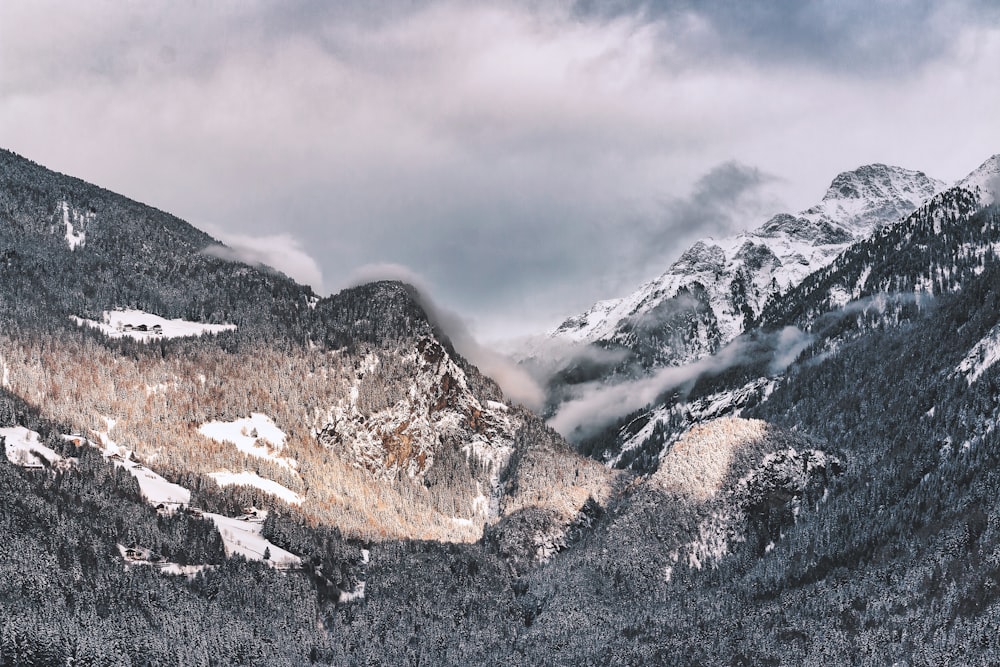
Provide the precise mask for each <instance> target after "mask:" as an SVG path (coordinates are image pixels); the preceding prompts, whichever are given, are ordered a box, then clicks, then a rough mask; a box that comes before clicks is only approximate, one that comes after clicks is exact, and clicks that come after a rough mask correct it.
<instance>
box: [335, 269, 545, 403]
mask: <svg viewBox="0 0 1000 667" xmlns="http://www.w3.org/2000/svg"><path fill="white" fill-rule="evenodd" d="M377 280H399V281H402V282H405V283H407V284H409V285H412V286H413V287H415V288H416V290H417V294H418V295H419V298H420V305H421V306H422V307H423V309H424V312H426V313H427V316H428V317H429V318H430V321H431V323H432V324H434V325H435V326H437V328H438V329H440V330H441V331H442V332H443V333H444V334H445V335H446V336H447V337H448V339H449V340H450V341H451V344H452V345H453V346H454V348H455V351H456V352H458V353H459V354H460V355H462V356H463V357H465V358H466V359H468V360H469V362H471V363H472V365H474V366H475V367H476V368H478V369H479V370H480V371H481V372H482V373H483V374H484V375H486V376H487V377H489V378H492V379H493V380H494V381H495V382H496V383H497V384H498V385H500V389H502V390H503V393H504V395H506V396H507V398H509V399H511V400H512V401H514V402H516V403H520V404H521V405H524V406H525V407H527V408H529V409H531V410H536V411H537V410H540V409H541V408H542V406H543V405H544V403H545V392H544V390H543V389H542V388H541V386H540V385H539V383H538V382H537V381H536V380H535V379H534V378H533V377H532V376H531V374H530V373H529V372H528V371H527V370H525V369H524V368H522V367H521V366H520V365H518V364H517V363H516V362H515V361H513V360H512V359H510V358H509V357H507V356H505V355H503V354H501V353H499V352H497V351H496V350H493V349H490V348H488V347H486V346H483V345H481V344H480V343H479V342H478V341H477V340H476V339H475V337H474V336H473V335H472V332H470V331H469V327H468V325H467V324H466V322H465V320H464V319H463V318H462V317H461V316H459V315H457V314H456V313H454V312H451V311H450V310H448V309H447V308H443V307H441V306H440V305H438V304H437V303H435V302H434V300H433V299H432V298H431V296H430V288H429V287H428V283H427V281H426V280H425V279H424V278H423V276H421V275H420V274H418V273H417V272H415V271H413V270H412V269H410V268H408V267H406V266H403V265H400V264H391V263H385V264H369V265H366V266H363V267H361V268H360V269H358V270H357V271H356V272H355V273H354V275H352V276H351V279H350V280H349V284H350V285H360V284H364V283H368V282H373V281H377Z"/></svg>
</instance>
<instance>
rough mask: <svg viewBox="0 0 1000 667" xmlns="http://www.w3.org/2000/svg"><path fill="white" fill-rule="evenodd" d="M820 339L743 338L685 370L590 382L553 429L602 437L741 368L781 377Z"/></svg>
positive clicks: (797, 333)
mask: <svg viewBox="0 0 1000 667" xmlns="http://www.w3.org/2000/svg"><path fill="white" fill-rule="evenodd" d="M815 340H816V336H815V335H813V334H811V333H806V332H803V331H801V330H800V329H798V328H797V327H794V326H787V327H784V328H783V329H781V330H780V331H776V332H759V331H758V332H753V333H752V334H744V335H742V336H739V337H737V338H736V339H735V340H733V341H732V342H730V343H729V344H727V345H726V346H724V347H723V348H722V349H721V350H719V352H717V353H716V354H714V355H712V356H710V357H704V358H702V359H699V360H697V361H695V362H692V363H690V364H685V365H683V366H671V367H668V368H663V369H660V370H658V371H656V372H655V373H654V374H653V375H651V376H648V377H643V378H640V379H638V380H633V381H628V382H622V383H619V384H612V385H609V384H606V383H604V382H601V381H596V382H591V383H587V384H584V385H582V386H579V387H576V388H575V390H576V391H577V395H576V397H575V398H572V399H571V400H569V401H567V402H566V403H564V404H563V405H562V406H560V408H559V410H558V412H557V413H556V414H555V416H553V417H552V418H551V419H550V420H549V426H551V427H552V428H554V429H555V430H556V431H558V432H559V433H561V434H562V435H563V436H564V437H566V438H567V439H572V440H575V441H578V440H581V439H584V438H586V437H588V436H590V435H593V434H595V433H597V432H598V431H599V430H600V429H601V428H603V427H605V426H607V425H608V424H611V423H613V422H614V421H615V420H617V419H619V418H621V417H624V416H625V415H627V414H629V413H631V412H634V411H636V410H639V409H642V408H644V407H646V406H648V405H650V404H653V403H655V402H656V401H657V400H659V399H660V398H661V397H662V396H663V395H664V394H666V393H667V392H670V391H673V390H677V389H680V390H682V391H683V390H685V388H687V389H690V387H692V386H693V385H694V383H695V382H696V381H697V380H698V379H699V378H701V377H705V376H711V375H717V374H719V373H722V372H723V371H725V370H727V369H730V368H733V367H735V366H738V365H742V364H754V365H756V364H759V363H763V364H766V367H767V372H768V373H770V374H771V375H779V374H781V373H783V372H784V371H785V369H786V368H788V366H789V365H791V364H792V363H793V362H794V361H795V360H796V359H798V357H799V355H800V354H802V352H803V351H805V349H806V348H808V347H809V346H810V345H812V344H813V342H815Z"/></svg>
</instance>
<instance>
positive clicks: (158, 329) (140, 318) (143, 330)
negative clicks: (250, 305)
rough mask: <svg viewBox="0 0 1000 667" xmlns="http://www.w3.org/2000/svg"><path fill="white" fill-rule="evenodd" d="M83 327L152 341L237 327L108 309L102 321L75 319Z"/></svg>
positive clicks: (122, 336)
mask: <svg viewBox="0 0 1000 667" xmlns="http://www.w3.org/2000/svg"><path fill="white" fill-rule="evenodd" d="M70 319H72V320H73V321H74V322H76V324H77V325H79V326H88V327H93V328H95V329H100V330H101V331H103V332H104V333H105V334H107V335H108V336H109V337H110V338H126V337H127V338H134V339H136V340H141V341H150V340H154V339H157V338H183V337H186V336H201V335H202V334H215V333H221V332H223V331H233V330H235V329H236V325H235V324H204V323H202V322H191V321H189V320H181V319H175V320H168V319H165V318H163V317H160V316H159V315H153V314H152V313H147V312H145V311H142V310H106V311H104V313H103V315H102V318H101V321H100V322H98V321H97V320H87V319H83V318H82V317H72V316H71V318H70Z"/></svg>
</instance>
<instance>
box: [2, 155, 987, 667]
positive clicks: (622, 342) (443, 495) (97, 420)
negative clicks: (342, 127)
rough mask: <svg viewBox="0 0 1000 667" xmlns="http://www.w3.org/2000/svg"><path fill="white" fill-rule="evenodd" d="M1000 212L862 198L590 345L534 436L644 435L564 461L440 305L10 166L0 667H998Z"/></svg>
mask: <svg viewBox="0 0 1000 667" xmlns="http://www.w3.org/2000/svg"><path fill="white" fill-rule="evenodd" d="M998 182H1000V156H995V157H993V158H991V159H990V160H988V161H987V162H986V163H985V164H983V165H982V166H981V167H979V168H978V169H976V170H975V171H974V172H972V173H971V174H970V176H969V177H968V178H966V179H963V180H962V181H960V182H959V183H957V184H956V185H954V186H952V187H950V188H947V187H946V186H944V185H943V184H942V183H940V182H938V181H935V180H933V179H931V178H929V177H927V176H925V175H924V174H923V173H921V172H915V171H908V170H905V169H901V168H897V167H887V166H885V165H870V166H867V167H862V168H859V169H857V170H855V171H853V172H845V173H843V174H841V175H839V176H837V177H836V178H835V179H834V181H833V183H832V185H831V187H830V188H829V190H828V191H827V193H826V195H825V196H824V198H823V200H822V202H821V203H820V204H818V205H817V206H814V207H812V208H810V209H807V210H806V211H803V212H801V213H799V214H796V215H779V216H775V217H774V218H772V219H771V220H768V221H767V222H765V223H764V224H763V225H761V226H759V227H758V228H756V229H754V230H753V231H751V232H747V233H744V234H739V235H736V236H734V237H732V238H728V239H722V240H704V241H702V242H699V243H697V244H695V245H694V246H693V247H692V248H691V249H689V250H688V251H687V252H685V253H684V254H683V255H682V256H681V258H680V259H679V260H678V261H677V262H675V263H674V264H673V265H672V266H671V267H670V268H669V269H668V271H667V272H666V273H664V274H663V275H662V276H661V277H660V278H659V279H657V280H655V281H653V282H651V283H648V284H647V285H645V286H643V287H642V288H640V289H639V290H638V291H637V292H635V293H634V294H633V295H630V296H628V297H625V298H623V299H619V300H614V301H611V302H603V303H602V304H598V305H597V306H595V307H594V308H592V309H591V310H590V311H588V312H587V313H585V314H583V315H581V316H579V317H575V318H571V319H570V320H567V322H565V323H564V324H563V325H562V326H560V327H559V329H557V330H556V331H555V332H554V333H553V335H552V339H553V341H555V343H556V344H557V346H558V347H559V349H561V347H562V346H563V345H564V344H567V343H569V344H572V347H573V348H574V350H575V351H574V356H573V357H572V359H573V360H572V361H570V362H567V361H566V358H565V357H558V358H555V357H553V358H538V359H536V363H538V364H539V365H543V366H545V365H547V366H548V367H550V368H556V369H557V370H558V372H557V373H556V374H555V375H554V376H553V379H552V381H551V382H550V384H549V390H550V399H549V406H548V412H547V413H546V414H545V415H544V416H554V417H553V420H552V421H553V422H554V421H555V420H556V419H558V417H559V415H560V414H563V415H565V414H567V413H565V412H563V411H564V410H566V409H567V408H573V407H574V406H575V407H577V408H581V410H582V409H586V410H590V411H591V412H592V411H593V410H592V409H591V408H592V407H593V406H595V405H597V404H598V403H597V402H592V403H586V401H588V400H590V401H602V400H603V401H604V403H607V400H605V399H610V398H616V399H618V398H622V397H624V396H630V397H634V396H640V397H642V399H643V400H641V401H639V403H638V404H636V405H633V406H631V407H630V408H629V409H628V410H625V413H624V414H614V413H609V415H610V416H609V417H608V418H607V419H606V423H602V424H601V428H600V429H598V430H596V431H594V432H591V433H588V434H587V435H585V436H581V437H574V438H573V439H574V443H573V444H570V443H569V442H567V441H566V440H565V439H564V438H563V437H562V436H560V435H559V433H557V432H556V431H554V430H553V429H552V428H550V427H549V425H547V424H546V423H545V422H544V421H543V418H542V416H538V415H536V414H533V413H532V412H531V411H529V410H527V409H526V408H524V407H522V406H519V405H516V404H514V403H513V402H512V401H510V400H508V399H507V398H505V397H504V395H503V393H502V392H501V390H500V389H499V387H498V386H497V385H496V384H495V383H494V382H493V381H492V380H491V379H490V378H488V377H486V376H484V375H483V374H482V373H481V372H480V371H479V370H478V369H477V368H475V366H473V365H472V364H471V363H470V362H469V361H468V360H466V359H464V358H463V357H462V356H461V355H460V354H458V353H457V352H456V350H455V349H454V347H453V346H452V344H451V342H450V340H449V339H448V336H447V334H446V332H445V331H443V330H442V328H441V325H440V323H438V322H436V321H435V320H434V318H433V315H432V314H430V311H429V309H428V308H426V304H425V302H424V299H423V296H422V295H420V294H419V293H418V292H417V291H416V290H414V289H413V288H412V287H410V286H408V285H405V284H402V283H398V282H377V283H371V284H367V285H361V286H358V287H354V288H350V289H347V290H344V291H342V292H340V293H337V294H334V295H331V296H327V297H320V296H319V295H317V294H315V293H314V292H313V291H312V290H311V289H310V288H308V287H304V286H301V285H298V284H296V283H295V282H294V281H292V280H290V279H289V278H287V277H285V276H283V275H281V274H280V273H277V272H276V271H274V270H272V269H270V268H268V267H265V266H256V265H250V264H246V263H243V262H240V261H233V260H232V257H233V256H234V255H233V253H231V252H228V251H227V249H226V248H225V247H224V246H223V245H222V244H221V243H219V242H218V241H217V240H215V239H213V238H211V237H210V236H208V235H207V234H204V233H203V232H201V231H199V230H197V229H195V228H194V227H192V226H190V225H189V224H187V223H185V222H184V221H182V220H179V219H177V218H175V217H173V216H171V215H169V214H167V213H164V212H162V211H158V210H155V209H153V208H151V207H148V206H145V205H142V204H140V203H138V202H134V201H131V200H129V199H127V198H126V197H123V196H121V195H117V194H114V193H111V192H108V191H106V190H103V189H101V188H99V187H97V186H94V185H91V184H88V183H85V182H83V181H80V180H78V179H75V178H72V177H69V176H64V175H61V174H56V173H54V172H52V171H50V170H47V169H45V168H44V167H41V166H40V165H37V164H34V163H32V162H31V161H29V160H27V159H24V158H22V157H20V156H17V155H15V154H13V153H10V152H6V151H3V152H0V326H2V329H0V372H2V376H0V379H2V383H0V439H2V440H3V451H4V457H2V458H0V500H2V501H0V536H2V538H3V539H2V540H0V612H2V613H0V617H2V619H3V620H2V621H0V664H8V663H10V664H41V665H47V664H74V665H103V664H271V665H281V664H288V665H299V664H306V663H312V664H337V665H340V664H393V665H398V664H504V665H509V664H532V665H534V664H538V665H547V664H551V665H560V664H567V665H568V664H574V665H575V664H685V665H686V664H746V665H751V664H772V665H780V664H885V663H891V662H902V663H904V664H928V665H932V664H945V663H954V662H961V663H966V664H973V663H976V664H979V663H983V664H989V663H991V662H994V661H996V659H997V658H998V657H1000V641H998V639H997V636H996V633H995V627H996V623H997V621H998V619H1000V565H998V563H1000V502H998V500H997V498H998V495H997V489H998V488H1000V478H998V476H997V473H996V471H997V470H1000V466H998V465H997V463H1000V434H998V433H997V431H996V429H995V424H996V421H997V418H998V417H1000V392H998V389H997V387H998V386H1000V385H998V383H1000V366H997V365H996V364H995V362H996V361H997V360H998V359H1000V333H998V331H1000V289H998V285H1000V262H998V249H1000V212H998V210H997V207H996V205H995V204H994V201H995V197H996V192H997V184H998ZM555 349H557V347H556V346H554V347H551V348H549V347H546V346H543V347H541V348H539V349H538V350H536V352H535V354H536V356H539V357H540V355H544V354H547V353H548V352H547V350H555ZM581 349H582V350H584V353H583V354H582V355H581V354H580V353H579V350H581ZM560 354H562V353H561V352H560ZM581 359H585V360H586V361H581ZM637 388H641V391H640V390H639V389H637ZM602 392H617V393H612V394H605V393H602ZM581 402H583V403H581ZM624 404H627V401H626V402H625V403H624Z"/></svg>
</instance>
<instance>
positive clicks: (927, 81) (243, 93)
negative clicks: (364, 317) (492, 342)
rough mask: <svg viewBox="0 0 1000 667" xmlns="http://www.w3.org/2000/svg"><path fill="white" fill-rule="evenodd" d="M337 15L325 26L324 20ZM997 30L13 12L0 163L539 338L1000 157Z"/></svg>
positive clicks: (832, 14) (934, 12)
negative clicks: (384, 275)
mask: <svg viewBox="0 0 1000 667" xmlns="http://www.w3.org/2000/svg"><path fill="white" fill-rule="evenodd" d="M329 5H334V6H335V7H334V8H331V7H330V6H329ZM998 18H1000V17H998V12H997V11H996V10H995V9H992V8H991V3H988V2H985V1H984V2H974V1H972V0H970V1H969V2H949V3H938V2H930V1H916V0H913V1H906V0H901V1H898V2H885V3H872V2H861V1H843V2H840V1H838V2H831V1H829V0H826V1H822V2H799V1H797V0H796V1H793V0H783V1H776V2H770V3H742V2H726V1H723V0H707V1H705V2H693V1H687V2H680V1H678V2H667V1H665V2H653V1H651V2H644V3H633V2H617V3H606V2H602V3H597V2H595V3H592V4H588V3H584V2H576V3H574V2H569V1H568V0H567V1H565V2H558V1H557V2H542V1H531V2H529V1H527V0H526V1H524V2H502V3H500V2H497V3H493V4H490V3H467V2H426V3H421V2H410V1H407V2H404V1H403V0H398V1H393V0H379V1H377V2H342V3H326V2H318V1H315V2H258V3H254V2H248V1H247V2H244V1H240V2H236V1H233V2H221V1H213V2H198V1H195V0H189V1H186V2H184V1H180V2H177V1H175V2H165V1H160V2H157V1H156V0H151V1H149V2H100V1H94V2H88V3H78V2H68V1H65V2H62V1H60V2H55V1H51V0H50V1H45V0H41V1H35V0H33V1H31V2H28V1H26V0H5V2H3V3H2V4H0V145H2V146H4V147H6V148H10V149H12V150H15V151H17V152H19V153H21V154H23V155H25V156H26V157H29V158H31V159H33V160H36V161H38V162H41V163H42V164H45V165H46V166H49V167H51V168H54V169H57V170H59V171H63V172H66V173H70V174H73V175H75V176H79V177H81V178H84V179H86V180H89V181H92V182H95V183H98V184H100V185H103V186H105V187H108V188H110V189H113V190H116V191H119V192H122V193H123V194H126V195H128V196H131V197H133V198H135V199H138V200H140V201H144V202H147V203H149V204H152V205H155V206H157V207H159V208H162V209H165V210H168V211H170V212H172V213H175V214H177V215H179V216H181V217H183V218H185V219H187V220H189V221H190V222H192V223H193V224H195V225H198V226H200V227H203V228H206V229H207V230H209V231H211V232H213V233H215V234H216V235H217V236H220V237H222V238H223V240H227V241H228V242H230V244H231V245H232V246H233V247H235V248H237V249H238V250H240V251H241V252H243V253H244V254H245V255H246V256H248V257H253V258H262V257H269V258H270V257H273V261H274V262H275V263H276V264H282V263H283V264H284V266H280V265H279V267H278V268H284V269H285V270H286V271H287V272H288V273H290V274H291V275H293V276H294V277H296V278H299V279H301V280H304V281H309V282H311V283H312V284H314V285H315V286H317V287H319V288H320V289H321V290H323V291H326V292H329V291H332V290H336V289H338V288H340V287H342V286H345V285H347V284H349V283H350V282H351V281H352V280H354V279H355V277H356V276H358V275H370V274H371V270H370V268H368V269H366V268H365V267H366V266H369V265H397V266H405V267H407V268H408V269H409V270H410V271H412V272H414V273H415V274H417V275H419V276H421V277H422V279H423V282H424V283H425V284H426V285H427V286H429V289H430V290H431V291H432V292H433V294H432V296H433V298H434V299H435V301H437V302H438V303H440V304H441V305H442V306H443V307H445V308H447V309H449V310H451V311H454V312H457V313H459V314H461V315H462V316H463V317H465V318H467V319H468V320H469V323H470V328H471V330H472V331H473V332H474V333H475V334H476V335H477V336H479V337H480V338H496V337H502V336H506V335H511V334H519V333H527V332H530V331H534V330H538V329H544V328H547V327H550V326H553V325H555V324H558V322H559V321H560V320H561V319H563V318H564V317H566V316H568V315H572V314H575V313H576V312H579V311H580V310H582V309H584V308H586V307H587V306H589V305H590V303H591V302H592V301H594V300H596V299H599V298H608V297H611V296H617V295H621V294H623V293H625V292H627V291H630V290H631V289H632V288H634V287H635V286H637V285H638V283H639V282H641V281H643V280H646V279H649V278H651V277H653V276H655V275H657V274H658V273H660V272H661V271H662V270H663V269H665V268H666V267H667V266H668V265H669V264H670V263H671V262H672V261H673V260H674V259H676V258H677V256H678V255H679V254H680V253H681V252H682V251H683V250H684V249H685V247H686V245H687V244H689V243H690V242H692V241H693V240H695V239H696V238H698V237H699V236H701V235H702V234H705V233H714V234H719V233H724V232H726V231H729V230H732V229H738V228H743V227H749V226H752V225H756V224H758V223H759V222H761V221H763V219H764V218H765V217H766V216H767V215H768V214H769V213H772V212H775V211H777V210H798V209H800V208H803V207H805V206H808V205H810V204H812V203H814V202H815V201H817V200H818V199H819V197H820V196H821V195H822V193H823V192H824V190H825V188H826V186H827V184H828V183H829V181H830V180H831V179H832V177H833V176H834V175H835V174H836V173H837V172H838V171H841V170H844V169H850V168H853V167H855V166H858V165H860V164H865V163H870V162H886V163H890V164H898V165H900V166H904V167H908V168H913V169H921V170H924V171H926V172H927V173H928V174H930V175H932V176H935V177H938V178H942V179H946V180H954V179H957V178H960V177H961V176H963V175H964V174H965V173H967V172H968V171H971V170H972V169H973V168H974V167H976V166H978V165H979V163H980V162H981V161H982V160H984V159H985V158H987V157H988V156H990V155H992V154H993V153H996V152H1000V123H998V122H997V109H1000V67H997V63H1000V28H998Z"/></svg>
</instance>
